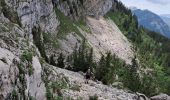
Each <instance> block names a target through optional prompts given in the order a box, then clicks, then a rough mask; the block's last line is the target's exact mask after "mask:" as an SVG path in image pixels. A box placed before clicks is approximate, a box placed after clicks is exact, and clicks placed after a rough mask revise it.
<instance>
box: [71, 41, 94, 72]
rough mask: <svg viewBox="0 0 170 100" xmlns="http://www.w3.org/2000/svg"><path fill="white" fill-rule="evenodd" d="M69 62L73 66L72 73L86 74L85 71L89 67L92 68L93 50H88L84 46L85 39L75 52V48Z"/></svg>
mask: <svg viewBox="0 0 170 100" xmlns="http://www.w3.org/2000/svg"><path fill="white" fill-rule="evenodd" d="M70 62H71V63H72V66H73V69H72V70H73V71H76V72H78V71H83V72H86V71H87V69H88V68H89V67H90V68H92V67H94V66H93V65H94V62H93V49H91V50H88V49H87V46H86V42H85V39H84V40H83V42H82V45H81V46H80V47H79V49H78V50H77V46H76V47H75V50H74V52H73V54H72V55H71V59H70Z"/></svg>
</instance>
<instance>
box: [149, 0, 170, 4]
mask: <svg viewBox="0 0 170 100" xmlns="http://www.w3.org/2000/svg"><path fill="white" fill-rule="evenodd" d="M147 1H149V2H152V3H156V4H163V5H164V4H169V3H170V0H147Z"/></svg>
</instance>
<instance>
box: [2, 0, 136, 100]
mask: <svg viewBox="0 0 170 100" xmlns="http://www.w3.org/2000/svg"><path fill="white" fill-rule="evenodd" d="M113 3H114V0H1V1H0V100H34V99H35V100H47V99H49V100H53V99H54V100H58V99H59V100H61V99H64V100H67V99H68V100H70V99H75V100H76V99H82V100H88V99H89V97H91V98H92V97H94V96H95V95H96V96H98V97H99V98H98V99H100V100H103V99H108V100H117V99H119V100H137V98H139V97H138V95H137V94H134V93H128V91H127V90H119V89H116V88H114V87H111V86H110V87H109V86H106V85H103V84H102V83H101V82H94V81H90V83H89V84H85V83H84V81H85V80H84V78H83V75H82V74H81V73H76V72H71V71H68V70H65V69H59V68H57V67H56V66H52V65H50V57H51V56H54V59H53V60H54V62H55V61H56V59H55V58H56V56H58V54H59V53H61V52H62V53H63V54H64V55H65V56H68V55H69V54H71V53H72V52H73V50H74V49H75V46H76V45H77V46H79V45H80V44H81V41H82V40H83V38H86V40H87V43H88V45H89V46H90V47H92V48H93V49H94V51H95V58H96V60H98V59H99V57H100V56H101V54H105V53H106V52H108V51H111V53H113V54H116V55H117V56H118V57H120V58H121V59H123V60H124V61H125V62H126V63H128V64H130V63H131V59H132V58H133V56H134V53H133V50H132V44H131V43H130V42H129V41H128V39H127V38H126V37H125V36H124V35H123V34H122V33H121V31H120V30H119V29H118V27H117V26H116V25H115V24H114V22H113V21H111V20H109V19H105V18H103V17H102V16H103V15H104V14H106V13H107V12H108V11H109V10H110V9H111V7H112V4H113ZM96 18H97V19H96ZM82 19H83V20H82ZM75 20H77V21H75ZM81 20H82V21H83V22H85V24H82V23H80V22H81ZM59 97H60V98H59ZM61 97H63V98H61Z"/></svg>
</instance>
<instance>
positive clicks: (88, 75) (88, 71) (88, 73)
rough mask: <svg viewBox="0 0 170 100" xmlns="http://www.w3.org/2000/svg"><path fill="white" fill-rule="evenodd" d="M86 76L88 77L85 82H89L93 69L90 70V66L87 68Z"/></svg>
mask: <svg viewBox="0 0 170 100" xmlns="http://www.w3.org/2000/svg"><path fill="white" fill-rule="evenodd" d="M85 78H86V81H85V84H88V81H89V80H90V78H91V70H90V68H89V69H88V70H87V72H86V74H85Z"/></svg>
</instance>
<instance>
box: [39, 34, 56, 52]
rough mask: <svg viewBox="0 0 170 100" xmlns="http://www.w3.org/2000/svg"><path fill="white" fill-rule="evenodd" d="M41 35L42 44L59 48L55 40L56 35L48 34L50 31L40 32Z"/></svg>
mask: <svg viewBox="0 0 170 100" xmlns="http://www.w3.org/2000/svg"><path fill="white" fill-rule="evenodd" d="M42 35H43V39H44V40H43V42H44V44H46V45H52V46H53V47H54V48H56V49H58V48H59V44H58V41H57V39H56V38H57V36H55V35H54V34H53V35H52V34H50V33H45V32H43V33H42Z"/></svg>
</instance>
